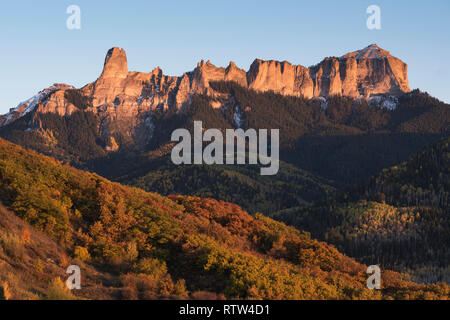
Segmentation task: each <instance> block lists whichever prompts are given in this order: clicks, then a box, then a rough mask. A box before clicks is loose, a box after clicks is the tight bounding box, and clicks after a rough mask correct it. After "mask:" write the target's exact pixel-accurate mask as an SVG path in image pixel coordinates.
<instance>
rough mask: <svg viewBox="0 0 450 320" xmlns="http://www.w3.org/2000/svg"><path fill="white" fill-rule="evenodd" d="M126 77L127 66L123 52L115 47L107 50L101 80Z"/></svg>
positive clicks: (125, 55)
mask: <svg viewBox="0 0 450 320" xmlns="http://www.w3.org/2000/svg"><path fill="white" fill-rule="evenodd" d="M127 75H128V66H127V54H126V53H125V50H124V49H119V48H117V47H114V48H112V49H109V51H108V53H107V54H106V58H105V64H104V66H103V72H102V75H101V78H126V77H127Z"/></svg>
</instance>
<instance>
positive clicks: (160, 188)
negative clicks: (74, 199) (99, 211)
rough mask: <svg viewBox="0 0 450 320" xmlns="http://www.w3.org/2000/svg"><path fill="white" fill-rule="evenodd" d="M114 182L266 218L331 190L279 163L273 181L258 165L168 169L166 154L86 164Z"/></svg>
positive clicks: (314, 177)
mask: <svg viewBox="0 0 450 320" xmlns="http://www.w3.org/2000/svg"><path fill="white" fill-rule="evenodd" d="M89 168H92V169H93V170H94V171H95V172H97V173H98V174H100V175H102V176H105V177H108V178H110V179H112V180H114V181H117V182H120V183H124V184H128V185H132V186H135V187H139V188H142V189H144V190H147V191H154V192H158V193H160V194H163V195H170V194H184V195H192V196H198V197H203V198H205V197H210V198H214V199H217V200H224V201H227V202H232V203H235V204H238V205H239V206H241V207H243V208H244V209H245V210H247V211H249V212H251V213H255V212H260V213H263V214H270V213H273V212H276V211H278V210H282V209H286V208H290V207H293V206H300V205H308V204H309V203H311V202H312V201H316V200H320V199H324V198H326V197H327V196H328V195H330V194H333V193H334V192H335V188H334V187H332V186H331V185H330V184H331V182H330V181H327V180H326V179H322V178H320V177H318V176H317V175H313V174H311V173H309V172H307V171H305V170H301V169H298V168H296V167H295V166H293V165H290V164H288V163H285V162H281V163H280V171H279V172H278V174H277V175H276V176H274V177H268V176H261V175H260V172H259V166H251V165H179V166H177V165H174V164H173V163H172V162H171V160H170V157H169V156H155V155H154V154H153V153H146V154H141V155H139V156H136V155H134V156H133V155H130V154H129V153H126V152H123V153H115V154H111V155H110V156H109V157H107V158H102V159H101V160H97V161H92V162H90V163H89Z"/></svg>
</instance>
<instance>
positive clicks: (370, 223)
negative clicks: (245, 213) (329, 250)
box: [273, 136, 450, 282]
mask: <svg viewBox="0 0 450 320" xmlns="http://www.w3.org/2000/svg"><path fill="white" fill-rule="evenodd" d="M449 145H450V138H449V137H448V136H447V137H445V138H443V139H441V140H440V141H439V142H437V143H436V144H434V145H432V146H430V147H428V148H426V149H425V150H423V151H421V152H419V153H417V154H415V155H413V156H411V157H410V158H409V159H408V160H407V161H405V162H402V163H399V164H397V165H395V166H393V167H391V168H386V169H384V170H382V171H381V172H379V173H378V174H376V175H374V176H373V177H372V178H370V179H368V180H367V181H366V182H365V183H362V184H359V185H357V186H354V187H352V188H351V189H349V190H347V191H346V192H342V193H341V195H340V196H339V197H338V198H337V199H335V201H330V199H328V200H327V201H319V202H317V203H315V204H314V205H312V206H310V207H307V208H305V207H297V208H290V209H285V210H282V211H280V212H278V213H276V214H274V215H273V217H274V218H276V219H278V220H280V221H284V222H286V223H288V224H290V225H293V226H296V227H298V228H302V229H306V230H308V231H310V232H311V233H312V235H313V236H314V237H317V238H319V239H322V240H325V241H327V242H331V243H333V244H335V245H336V246H337V248H338V249H339V250H341V251H343V252H345V253H346V254H348V255H350V256H352V257H355V258H357V259H358V260H360V261H363V262H365V263H374V261H376V262H377V263H380V264H381V265H383V266H384V267H386V268H394V269H397V270H403V271H405V270H408V272H409V273H410V274H412V275H413V278H414V279H415V280H418V281H424V282H437V281H445V282H449V281H450V250H449V248H448V246H446V245H443V244H444V243H449V242H450V233H449V229H450V217H449V215H448V213H449V208H450V207H449V193H450V184H449V181H450V179H449V178H450V171H449V168H450V165H449V161H450V159H449V155H450V149H449Z"/></svg>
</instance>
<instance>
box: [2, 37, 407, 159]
mask: <svg viewBox="0 0 450 320" xmlns="http://www.w3.org/2000/svg"><path fill="white" fill-rule="evenodd" d="M212 81H216V82H217V81H233V82H235V83H238V84H239V85H241V86H243V87H245V88H248V89H251V90H255V91H257V92H266V91H273V92H275V93H280V94H282V95H286V96H297V97H304V98H306V99H311V98H314V97H315V98H319V97H322V98H326V97H329V96H334V95H339V96H346V97H351V98H354V99H356V98H359V97H360V96H363V97H366V98H369V97H371V96H377V95H383V94H384V95H390V96H396V95H400V94H402V93H405V92H409V91H410V90H409V86H408V78H407V66H406V64H405V63H403V62H402V61H401V60H399V59H397V58H395V57H393V56H391V55H390V54H389V52H387V51H385V50H383V49H381V48H379V47H378V46H377V45H370V46H369V47H367V48H365V49H363V50H360V51H357V52H353V53H349V54H346V55H344V56H342V57H334V58H326V59H324V60H323V61H322V62H320V63H319V64H317V65H315V66H313V67H310V68H306V67H303V66H301V65H292V64H291V63H289V62H287V61H283V62H279V61H273V60H270V61H263V60H260V59H256V60H255V61H254V62H253V63H252V65H251V66H250V69H249V70H248V71H247V72H246V71H244V70H242V69H239V68H238V67H237V66H236V65H235V64H234V63H233V62H230V64H229V66H228V67H226V68H223V67H216V66H214V65H213V64H211V63H210V62H209V61H208V62H206V63H205V62H204V61H203V60H202V61H201V62H199V63H198V64H197V67H196V68H195V69H194V70H193V71H190V72H186V73H184V74H183V75H182V76H179V77H176V76H167V75H164V74H163V72H162V70H161V69H160V68H159V67H158V68H156V69H154V70H153V71H152V72H150V73H143V72H135V71H128V67H127V56H126V53H125V51H124V50H123V49H119V48H112V49H110V50H109V51H108V53H107V55H106V58H105V63H104V67H103V72H102V74H101V75H100V77H99V78H98V79H97V80H96V81H94V82H93V83H90V84H88V85H86V86H84V87H83V88H81V89H74V88H73V87H71V86H67V85H54V86H52V87H50V88H48V89H45V90H44V91H43V92H45V94H38V95H37V96H36V97H34V98H33V99H32V103H30V106H29V107H27V108H25V110H24V111H20V110H22V109H23V108H22V109H21V108H16V109H14V110H11V112H10V113H8V114H7V115H5V116H3V117H1V118H0V123H1V125H7V124H9V123H11V121H12V120H14V119H16V118H17V117H18V116H23V115H26V114H27V113H28V112H29V111H31V110H35V111H36V112H37V113H52V114H57V115H60V116H69V115H71V114H73V113H74V112H76V111H77V110H85V111H90V112H92V113H94V114H95V115H96V116H97V117H98V119H99V128H98V131H99V135H100V137H101V138H102V140H103V141H104V144H105V149H106V150H108V151H111V150H113V151H114V150H117V148H118V147H119V146H120V145H121V143H120V142H122V143H123V144H126V143H127V142H130V141H133V142H134V143H136V144H137V145H139V146H141V147H142V146H146V145H147V144H148V143H149V140H151V138H152V135H153V134H154V119H153V111H154V110H159V109H162V110H180V109H184V108H187V107H188V106H189V105H190V104H191V103H192V98H193V96H194V95H195V94H206V95H208V96H211V97H223V94H221V93H219V92H217V91H216V90H214V89H213V88H212V87H211V86H210V82H212ZM212 106H213V107H215V108H217V107H220V106H221V103H220V102H217V101H216V102H213V103H212ZM222 106H223V105H222ZM35 125H36V124H35ZM30 129H33V127H30ZM116 135H119V136H120V137H121V138H120V140H123V141H120V142H118V141H117V140H118V139H119V138H117V137H116Z"/></svg>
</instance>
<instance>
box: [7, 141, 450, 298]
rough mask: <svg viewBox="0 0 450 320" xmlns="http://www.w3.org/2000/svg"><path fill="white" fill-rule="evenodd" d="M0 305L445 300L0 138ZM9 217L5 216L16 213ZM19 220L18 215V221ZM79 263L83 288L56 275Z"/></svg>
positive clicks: (443, 289)
mask: <svg viewBox="0 0 450 320" xmlns="http://www.w3.org/2000/svg"><path fill="white" fill-rule="evenodd" d="M0 190H1V192H0V200H1V201H2V202H3V203H4V204H5V206H6V207H7V208H8V209H5V208H3V207H0V230H1V233H0V257H1V258H2V259H1V263H2V265H1V266H2V267H1V268H0V298H3V299H5V298H6V299H25V298H28V299H39V298H48V299H74V298H87V299H93V298H94V299H156V298H168V297H170V298H215V299H217V298H256V299H357V298H363V299H392V298H394V299H443V298H447V297H448V296H449V294H450V292H449V290H450V289H449V287H448V286H447V285H445V284H439V285H422V284H415V283H413V282H411V281H409V280H408V278H407V277H406V276H405V275H401V274H399V273H396V272H392V271H389V270H383V273H382V277H383V282H382V290H369V289H367V288H366V278H367V274H366V273H365V271H366V266H364V265H362V264H359V263H357V262H356V261H354V260H352V259H351V258H349V257H347V256H345V255H343V254H341V253H339V252H338V251H337V250H336V249H335V248H334V247H332V246H330V245H328V244H326V243H323V242H319V241H317V240H314V239H311V238H310V236H309V234H308V233H305V232H301V231H298V230H296V229H293V228H290V227H287V226H286V225H284V224H282V223H279V222H275V221H273V220H271V219H269V218H266V217H263V216H262V215H255V216H251V215H249V214H248V213H246V212H245V211H243V210H242V209H241V208H240V207H238V206H236V205H233V204H230V203H226V202H223V201H216V200H213V199H202V198H196V197H185V196H171V197H163V196H160V195H158V194H155V193H148V192H145V191H142V190H140V189H137V188H130V187H125V186H122V185H120V184H117V183H112V182H110V181H108V180H106V179H104V178H102V177H100V176H98V175H96V174H93V173H88V172H83V171H80V170H77V169H74V168H71V167H69V166H67V165H62V164H61V163H59V162H57V161H55V160H54V159H52V158H49V157H46V156H42V155H39V154H37V153H36V152H33V151H27V150H25V149H23V148H21V147H19V146H16V145H14V144H11V143H9V142H6V141H4V140H0ZM8 210H12V211H13V212H14V214H15V216H14V215H13V214H12V213H11V212H10V211H8ZM17 217H19V218H20V219H19V218H17ZM69 264H76V265H78V266H80V268H81V270H82V271H83V272H85V273H83V279H85V280H83V283H82V289H81V290H79V291H76V292H75V291H73V292H69V291H68V290H67V289H65V287H64V284H63V282H62V280H61V277H63V271H64V269H65V268H66V266H67V265H69Z"/></svg>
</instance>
